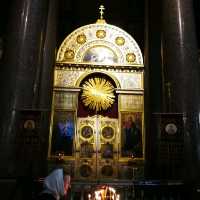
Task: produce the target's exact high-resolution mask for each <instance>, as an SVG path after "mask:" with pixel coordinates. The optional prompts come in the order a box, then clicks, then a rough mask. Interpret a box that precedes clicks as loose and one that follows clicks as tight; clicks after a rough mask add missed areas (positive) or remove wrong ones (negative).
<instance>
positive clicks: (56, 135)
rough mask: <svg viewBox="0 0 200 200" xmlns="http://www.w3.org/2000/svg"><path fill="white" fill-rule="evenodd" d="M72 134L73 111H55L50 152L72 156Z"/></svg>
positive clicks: (73, 133) (73, 132)
mask: <svg viewBox="0 0 200 200" xmlns="http://www.w3.org/2000/svg"><path fill="white" fill-rule="evenodd" d="M74 135H75V127H74V112H72V111H55V113H54V120H53V132H52V140H51V141H52V142H51V153H52V154H53V155H56V154H57V153H58V152H62V153H64V155H65V156H72V153H73V143H74Z"/></svg>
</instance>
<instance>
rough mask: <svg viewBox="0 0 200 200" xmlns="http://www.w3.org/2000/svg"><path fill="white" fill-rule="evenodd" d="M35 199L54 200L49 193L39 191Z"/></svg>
mask: <svg viewBox="0 0 200 200" xmlns="http://www.w3.org/2000/svg"><path fill="white" fill-rule="evenodd" d="M35 200H56V198H55V197H54V196H53V195H52V194H49V193H40V194H39V195H38V197H37V198H36V199H35Z"/></svg>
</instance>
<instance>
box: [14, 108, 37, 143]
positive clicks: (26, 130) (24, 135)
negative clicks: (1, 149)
mask: <svg viewBox="0 0 200 200" xmlns="http://www.w3.org/2000/svg"><path fill="white" fill-rule="evenodd" d="M40 120H41V112H40V111H38V110H22V111H20V116H19V123H18V126H19V127H18V128H17V130H18V131H19V132H18V133H17V141H21V142H23V143H24V144H35V143H38V142H39V129H40Z"/></svg>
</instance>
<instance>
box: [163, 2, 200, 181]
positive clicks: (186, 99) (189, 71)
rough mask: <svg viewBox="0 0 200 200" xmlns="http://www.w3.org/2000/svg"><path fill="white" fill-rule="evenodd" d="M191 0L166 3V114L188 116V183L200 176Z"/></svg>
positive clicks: (199, 103) (198, 80)
mask: <svg viewBox="0 0 200 200" xmlns="http://www.w3.org/2000/svg"><path fill="white" fill-rule="evenodd" d="M193 12H194V11H193V4H192V1H191V0H163V1H162V33H163V35H162V52H163V55H162V58H163V68H164V74H165V75H164V81H165V85H166V88H165V97H166V99H165V100H166V106H165V108H166V110H165V111H166V112H172V113H184V123H185V154H184V157H185V168H186V173H185V174H186V177H185V179H186V180H189V181H196V180H198V179H199V177H200V171H199V169H198V168H199V166H200V165H199V164H200V149H199V146H200V134H199V133H200V124H199V123H200V71H199V70H200V68H199V64H198V51H197V41H196V35H195V24H194V13H193Z"/></svg>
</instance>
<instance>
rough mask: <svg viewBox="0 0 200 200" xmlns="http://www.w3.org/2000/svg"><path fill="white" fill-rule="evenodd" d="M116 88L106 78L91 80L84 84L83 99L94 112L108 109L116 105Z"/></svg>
mask: <svg viewBox="0 0 200 200" xmlns="http://www.w3.org/2000/svg"><path fill="white" fill-rule="evenodd" d="M114 98H115V96H114V86H113V85H112V84H111V83H110V82H109V81H108V80H106V79H104V78H97V77H96V78H90V79H89V80H87V81H85V82H84V84H83V93H82V95H81V99H82V101H83V103H84V105H85V106H87V107H89V108H90V109H92V110H96V111H97V112H98V111H101V110H106V109H108V108H109V107H110V106H111V105H112V104H113V103H114Z"/></svg>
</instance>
